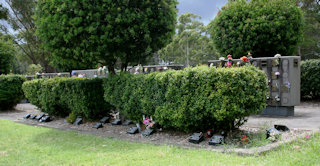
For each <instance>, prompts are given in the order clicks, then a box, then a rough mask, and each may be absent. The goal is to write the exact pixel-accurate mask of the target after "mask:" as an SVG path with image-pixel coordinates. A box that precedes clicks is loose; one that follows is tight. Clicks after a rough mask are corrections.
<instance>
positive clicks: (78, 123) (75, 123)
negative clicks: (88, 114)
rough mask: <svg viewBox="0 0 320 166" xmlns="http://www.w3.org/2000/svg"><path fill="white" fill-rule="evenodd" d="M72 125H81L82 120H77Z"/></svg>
mask: <svg viewBox="0 0 320 166" xmlns="http://www.w3.org/2000/svg"><path fill="white" fill-rule="evenodd" d="M73 124H74V125H80V124H82V118H77V119H76V121H74V122H73Z"/></svg>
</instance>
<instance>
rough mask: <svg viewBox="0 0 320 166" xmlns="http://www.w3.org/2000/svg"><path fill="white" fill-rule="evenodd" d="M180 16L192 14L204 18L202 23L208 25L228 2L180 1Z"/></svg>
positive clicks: (207, 0) (205, 0)
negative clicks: (187, 13)
mask: <svg viewBox="0 0 320 166" xmlns="http://www.w3.org/2000/svg"><path fill="white" fill-rule="evenodd" d="M178 1H179V5H178V6H177V7H178V9H179V15H180V14H183V13H186V12H190V13H194V14H197V15H199V16H201V17H202V19H201V21H202V22H204V23H205V24H208V23H209V22H210V20H213V18H214V17H215V16H216V14H217V13H218V11H219V9H221V7H222V6H224V5H225V4H226V3H227V2H228V0H178Z"/></svg>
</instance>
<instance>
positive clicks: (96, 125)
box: [92, 122, 103, 129]
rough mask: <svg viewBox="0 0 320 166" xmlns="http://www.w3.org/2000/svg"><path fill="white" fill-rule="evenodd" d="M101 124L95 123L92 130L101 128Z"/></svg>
mask: <svg viewBox="0 0 320 166" xmlns="http://www.w3.org/2000/svg"><path fill="white" fill-rule="evenodd" d="M102 127H103V126H102V123H99V122H98V123H96V124H95V125H94V126H93V127H92V128H95V129H99V128H102Z"/></svg>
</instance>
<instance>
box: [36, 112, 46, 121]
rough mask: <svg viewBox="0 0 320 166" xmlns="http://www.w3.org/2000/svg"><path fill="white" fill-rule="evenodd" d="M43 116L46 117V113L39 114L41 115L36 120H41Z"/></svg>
mask: <svg viewBox="0 0 320 166" xmlns="http://www.w3.org/2000/svg"><path fill="white" fill-rule="evenodd" d="M43 116H44V113H41V114H39V115H38V116H37V117H36V120H40V119H41V118H42V117H43Z"/></svg>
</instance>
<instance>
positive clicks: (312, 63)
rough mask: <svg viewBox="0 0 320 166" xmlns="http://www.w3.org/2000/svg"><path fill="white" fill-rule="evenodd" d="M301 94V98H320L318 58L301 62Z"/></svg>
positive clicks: (319, 65)
mask: <svg viewBox="0 0 320 166" xmlns="http://www.w3.org/2000/svg"><path fill="white" fill-rule="evenodd" d="M301 95H302V97H303V98H309V99H320V59H313V60H307V61H303V62H302V63H301Z"/></svg>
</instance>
